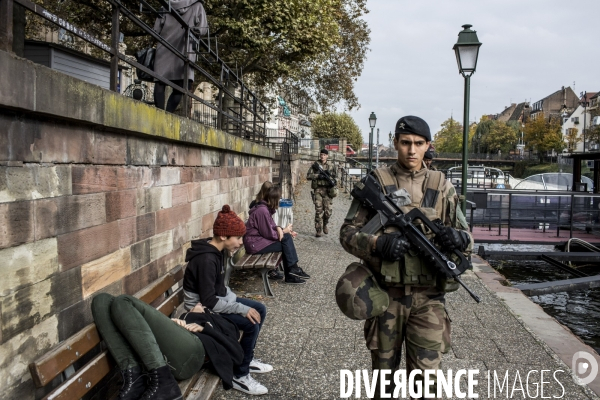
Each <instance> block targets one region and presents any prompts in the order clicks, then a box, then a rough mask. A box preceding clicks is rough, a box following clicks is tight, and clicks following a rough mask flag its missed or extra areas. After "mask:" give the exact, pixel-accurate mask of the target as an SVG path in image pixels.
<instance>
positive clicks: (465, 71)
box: [452, 24, 481, 213]
mask: <svg viewBox="0 0 600 400" xmlns="http://www.w3.org/2000/svg"><path fill="white" fill-rule="evenodd" d="M471 26H472V25H468V24H466V25H463V26H462V27H463V30H462V31H460V32H459V33H458V41H457V42H456V44H455V45H454V47H453V48H452V49H453V50H454V52H455V53H456V62H457V63H458V71H459V72H460V73H461V74H462V76H463V77H464V78H465V109H464V115H463V159H462V182H461V195H462V211H463V213H466V211H467V168H468V163H467V151H468V143H467V142H468V140H469V96H470V84H471V82H470V80H471V75H473V73H475V68H476V67H477V57H478V55H479V47H480V46H481V43H480V42H479V40H478V39H477V32H475V31H473V30H471Z"/></svg>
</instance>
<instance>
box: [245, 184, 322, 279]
mask: <svg viewBox="0 0 600 400" xmlns="http://www.w3.org/2000/svg"><path fill="white" fill-rule="evenodd" d="M263 186H264V184H263ZM280 199H281V188H279V187H275V186H273V187H271V188H270V189H269V190H268V191H267V193H266V195H265V196H264V197H263V199H262V200H261V201H259V202H258V203H257V204H256V205H255V206H254V207H252V209H251V210H250V216H249V217H248V221H247V222H246V235H244V247H245V248H246V253H248V254H265V253H282V258H283V273H284V276H285V280H284V282H285V283H289V284H294V285H301V284H304V283H306V281H305V279H308V278H310V276H309V275H308V274H307V273H306V272H304V271H303V270H302V268H300V267H299V266H298V254H297V253H296V246H295V245H294V236H296V232H294V231H293V229H292V224H289V225H288V226H286V227H285V228H282V227H280V226H277V224H276V223H275V221H274V220H273V217H272V216H273V214H275V210H277V208H278V207H279V200H280Z"/></svg>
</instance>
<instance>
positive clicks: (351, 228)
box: [340, 163, 473, 278]
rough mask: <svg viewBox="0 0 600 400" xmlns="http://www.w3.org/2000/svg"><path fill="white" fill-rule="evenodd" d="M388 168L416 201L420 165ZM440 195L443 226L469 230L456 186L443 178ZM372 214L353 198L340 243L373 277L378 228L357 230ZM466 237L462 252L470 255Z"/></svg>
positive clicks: (419, 196)
mask: <svg viewBox="0 0 600 400" xmlns="http://www.w3.org/2000/svg"><path fill="white" fill-rule="evenodd" d="M392 170H393V171H394V172H395V177H396V180H397V187H398V188H399V189H400V188H404V189H406V190H407V191H408V192H409V194H410V195H411V199H412V201H413V204H414V203H420V202H421V199H422V197H423V184H424V181H425V176H426V173H427V169H426V168H422V169H421V170H420V171H416V172H411V171H409V170H407V169H405V168H403V167H401V166H400V165H399V164H398V163H396V164H395V165H394V166H393V167H392ZM440 195H441V196H442V198H443V201H445V202H446V207H444V209H445V210H446V212H445V214H446V215H445V216H444V218H443V222H444V225H446V226H452V227H454V228H456V229H459V230H464V231H466V232H467V233H469V232H468V230H469V227H468V224H467V221H466V219H465V217H464V215H463V213H462V210H461V208H460V202H459V199H458V195H457V194H456V189H454V186H453V185H452V183H450V181H448V180H444V181H443V184H442V188H441V193H440ZM373 216H375V211H374V210H373V209H371V208H370V207H365V206H362V205H360V204H359V203H358V201H357V200H353V202H352V206H351V207H350V210H349V211H348V215H346V219H345V220H344V223H343V224H342V227H341V229H340V243H341V245H342V247H343V248H344V249H345V250H346V251H347V252H348V253H350V254H352V255H354V256H356V257H358V258H360V259H362V260H363V261H364V263H365V264H366V265H367V266H369V267H370V269H371V270H372V271H373V272H374V273H375V276H377V277H378V278H379V271H380V270H381V262H382V260H381V259H380V258H379V257H377V256H376V255H375V254H374V253H373V251H374V250H375V241H376V237H377V236H378V235H380V234H381V233H382V232H381V231H380V232H379V233H378V234H376V235H370V234H366V233H361V232H359V231H360V229H361V228H362V227H363V226H364V225H365V224H366V223H367V222H369V221H370V220H371V218H373ZM469 237H470V238H471V243H470V244H469V246H468V247H467V249H466V250H465V254H466V255H468V254H470V252H471V251H472V250H473V237H472V236H471V234H470V233H469Z"/></svg>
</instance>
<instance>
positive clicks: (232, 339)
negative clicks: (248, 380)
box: [180, 309, 244, 390]
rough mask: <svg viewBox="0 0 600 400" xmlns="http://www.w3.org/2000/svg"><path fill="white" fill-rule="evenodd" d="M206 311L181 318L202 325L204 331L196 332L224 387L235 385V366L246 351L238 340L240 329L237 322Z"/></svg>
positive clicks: (239, 362)
mask: <svg viewBox="0 0 600 400" xmlns="http://www.w3.org/2000/svg"><path fill="white" fill-rule="evenodd" d="M205 310H206V311H205V312H204V313H186V314H183V315H182V316H181V317H180V318H181V319H183V320H185V322H186V323H188V324H190V323H196V324H198V325H202V326H203V327H204V330H203V331H202V332H194V334H195V335H196V336H198V338H199V339H200V340H201V341H202V345H203V346H204V351H205V352H206V355H207V356H208V359H209V360H210V362H211V363H212V366H213V368H214V370H215V372H216V373H217V375H218V376H219V377H220V378H221V380H222V381H223V389H225V390H229V389H231V387H232V386H233V384H232V379H233V366H234V365H240V364H241V363H242V360H243V358H244V351H243V350H242V346H241V345H240V343H239V342H238V338H239V335H240V333H239V331H238V329H237V327H236V326H235V324H233V323H232V322H230V321H229V320H227V319H226V318H224V317H222V316H220V315H219V314H215V313H213V312H212V311H210V310H208V309H205Z"/></svg>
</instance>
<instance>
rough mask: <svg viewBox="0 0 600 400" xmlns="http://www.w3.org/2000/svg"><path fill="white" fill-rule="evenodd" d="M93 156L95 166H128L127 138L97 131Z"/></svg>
mask: <svg viewBox="0 0 600 400" xmlns="http://www.w3.org/2000/svg"><path fill="white" fill-rule="evenodd" d="M92 154H93V159H94V164H116V165H124V164H127V136H125V135H120V134H112V133H107V132H102V131H96V132H95V133H94V143H93V153H92Z"/></svg>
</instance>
